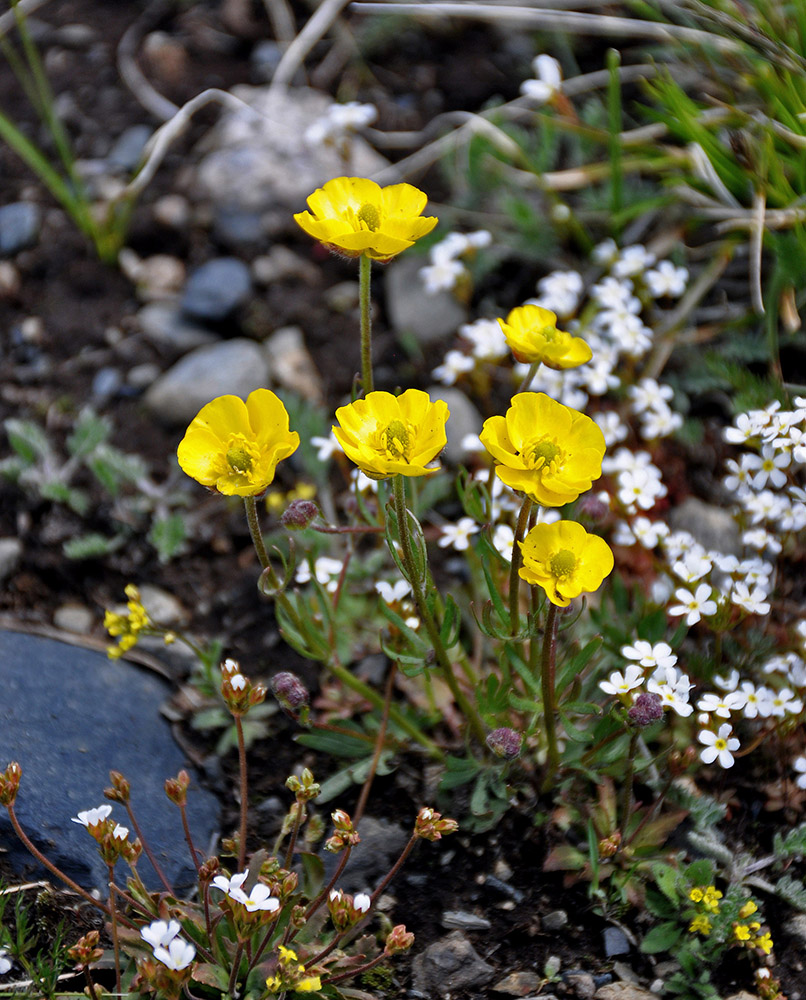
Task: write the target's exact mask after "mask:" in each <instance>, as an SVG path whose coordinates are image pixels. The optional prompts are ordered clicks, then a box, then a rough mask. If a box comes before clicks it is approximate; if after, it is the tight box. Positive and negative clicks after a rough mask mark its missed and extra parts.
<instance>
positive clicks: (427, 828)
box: [414, 806, 459, 841]
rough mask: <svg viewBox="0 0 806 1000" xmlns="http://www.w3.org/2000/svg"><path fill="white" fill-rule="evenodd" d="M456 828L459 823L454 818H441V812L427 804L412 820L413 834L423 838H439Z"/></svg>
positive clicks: (432, 839)
mask: <svg viewBox="0 0 806 1000" xmlns="http://www.w3.org/2000/svg"><path fill="white" fill-rule="evenodd" d="M458 829H459V824H458V823H457V822H456V820H455V819H443V818H442V814H441V813H438V812H437V811H436V810H435V809H431V808H430V807H428V806H425V807H423V808H422V809H421V810H420V811H419V812H418V813H417V819H416V820H415V821H414V835H415V837H421V838H422V839H423V840H431V841H434V840H441V839H442V837H443V836H447V835H448V834H449V833H455V832H456V831H457V830H458Z"/></svg>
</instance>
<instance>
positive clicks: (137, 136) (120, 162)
mask: <svg viewBox="0 0 806 1000" xmlns="http://www.w3.org/2000/svg"><path fill="white" fill-rule="evenodd" d="M153 134H154V130H153V129H152V128H151V126H150V125H131V126H130V127H129V128H127V129H126V130H125V131H124V132H121V134H120V135H119V136H118V138H117V140H116V141H115V144H114V146H113V147H112V149H111V150H110V151H109V155H108V156H107V158H106V159H107V162H108V163H109V165H110V166H111V167H114V168H115V169H116V170H120V171H123V172H125V173H130V172H131V171H132V170H134V168H135V167H136V166H137V165H138V164H139V163H140V160H141V159H142V158H143V151H144V150H145V148H146V143H147V142H148V140H149V139H150V138H151V136H152V135H153Z"/></svg>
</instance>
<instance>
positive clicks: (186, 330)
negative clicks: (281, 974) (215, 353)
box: [137, 302, 219, 354]
mask: <svg viewBox="0 0 806 1000" xmlns="http://www.w3.org/2000/svg"><path fill="white" fill-rule="evenodd" d="M137 322H138V323H139V324H140V329H141V330H142V331H143V335H144V336H145V337H147V338H148V340H150V341H151V343H152V344H154V345H155V346H156V347H160V348H162V349H163V350H165V351H167V352H170V353H171V354H185V353H186V352H187V351H192V350H193V348H194V347H202V346H204V345H205V344H215V343H217V342H218V340H219V337H218V336H217V335H216V334H215V333H213V332H212V331H210V330H205V329H204V327H202V326H199V325H198V324H197V323H194V322H193V321H192V320H189V319H187V318H186V317H185V316H183V315H182V312H181V310H180V309H179V307H178V306H177V305H176V304H175V303H172V302H149V304H148V305H146V306H143V308H142V309H141V310H140V311H139V312H138V313H137Z"/></svg>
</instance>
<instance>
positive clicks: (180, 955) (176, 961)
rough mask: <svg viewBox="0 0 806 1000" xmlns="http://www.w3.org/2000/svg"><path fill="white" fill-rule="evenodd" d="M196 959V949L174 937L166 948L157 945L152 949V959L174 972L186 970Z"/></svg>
mask: <svg viewBox="0 0 806 1000" xmlns="http://www.w3.org/2000/svg"><path fill="white" fill-rule="evenodd" d="M195 957H196V949H195V948H194V947H193V945H192V944H191V943H190V942H189V941H185V940H184V938H179V937H175V938H174V939H173V940H172V941H171V942H170V943H169V944H168V946H167V947H164V946H163V945H159V946H158V947H157V948H155V949H154V958H156V960H157V961H158V962H162V964H163V965H165V966H167V967H168V968H169V969H173V971H174V972H181V971H182V969H186V968H187V967H188V966H189V965H190V963H191V962H192V961H193V959H194V958H195Z"/></svg>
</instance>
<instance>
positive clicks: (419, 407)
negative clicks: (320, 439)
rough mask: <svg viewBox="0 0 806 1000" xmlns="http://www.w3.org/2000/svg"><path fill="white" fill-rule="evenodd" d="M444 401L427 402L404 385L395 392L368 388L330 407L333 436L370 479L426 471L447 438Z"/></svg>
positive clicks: (417, 473)
mask: <svg viewBox="0 0 806 1000" xmlns="http://www.w3.org/2000/svg"><path fill="white" fill-rule="evenodd" d="M449 416H450V414H449V412H448V406H447V403H445V402H443V400H441V399H438V400H436V401H435V402H433V403H432V402H431V399H430V397H429V395H428V393H427V392H422V390H420V389H407V390H406V391H405V392H404V393H402V394H401V395H400V396H393V395H392V393H391V392H370V393H369V394H368V395H367V396H366V397H365V398H364V399H357V400H356V401H355V402H354V403H350V404H349V405H348V406H341V407H339V409H338V410H336V419H337V420H338V421H339V424H340V426H339V427H334V428H333V433H334V435H335V436H336V440H337V441H338V442H339V444H340V445H341V447H342V449H343V450H344V453H345V455H347V457H348V458H349V459H350V461H351V462H355V464H356V465H357V466H358V468H359V469H361V471H362V472H363V473H364V474H365V475H367V476H369V477H370V478H371V479H388V478H389V477H390V476H397V475H400V476H428V475H430V474H431V473H432V472H436V471H437V470H438V468H439V467H438V466H434V467H431V468H428V467H427V466H428V463H429V462H432V461H433V460H434V459H435V458H436V457H437V455H439V453H440V452H441V451H442V449H443V448H444V447H445V445H446V443H447V437H446V435H445V423H446V421H447V419H448V417H449Z"/></svg>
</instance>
